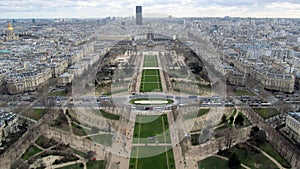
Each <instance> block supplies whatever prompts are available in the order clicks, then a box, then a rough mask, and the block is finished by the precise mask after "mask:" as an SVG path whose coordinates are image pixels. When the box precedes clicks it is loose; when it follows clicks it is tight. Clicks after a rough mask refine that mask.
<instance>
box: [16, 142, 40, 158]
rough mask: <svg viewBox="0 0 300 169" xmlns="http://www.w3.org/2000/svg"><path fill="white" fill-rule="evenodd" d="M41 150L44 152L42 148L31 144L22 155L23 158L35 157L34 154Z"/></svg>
mask: <svg viewBox="0 0 300 169" xmlns="http://www.w3.org/2000/svg"><path fill="white" fill-rule="evenodd" d="M39 152H42V150H41V149H39V148H37V147H36V146H33V145H32V146H30V147H29V148H28V149H27V150H26V152H25V153H24V154H23V155H22V157H21V158H22V159H23V160H28V159H29V158H31V157H33V156H34V155H36V154H38V153H39Z"/></svg>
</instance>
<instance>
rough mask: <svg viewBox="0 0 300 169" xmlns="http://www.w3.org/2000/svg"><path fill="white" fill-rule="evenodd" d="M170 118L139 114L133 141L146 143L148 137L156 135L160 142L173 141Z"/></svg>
mask: <svg viewBox="0 0 300 169" xmlns="http://www.w3.org/2000/svg"><path fill="white" fill-rule="evenodd" d="M168 129H169V123H168V118H167V116H166V115H162V116H155V115H149V116H137V117H136V122H135V126H134V139H133V143H146V142H147V138H148V137H155V138H156V141H158V142H159V143H171V137H170V133H169V131H167V132H165V131H166V130H168Z"/></svg>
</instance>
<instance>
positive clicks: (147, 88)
mask: <svg viewBox="0 0 300 169" xmlns="http://www.w3.org/2000/svg"><path fill="white" fill-rule="evenodd" d="M140 91H141V92H161V91H162V86H161V83H160V82H159V83H141V89H140Z"/></svg>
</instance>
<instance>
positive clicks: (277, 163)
mask: <svg viewBox="0 0 300 169" xmlns="http://www.w3.org/2000/svg"><path fill="white" fill-rule="evenodd" d="M249 145H250V146H252V147H254V148H255V149H256V150H258V151H260V152H261V153H262V154H263V155H264V156H266V157H267V158H268V159H269V160H271V161H272V162H273V163H274V164H275V165H276V166H277V167H278V168H280V169H285V168H284V167H283V166H282V165H281V164H280V163H279V162H278V161H277V160H275V159H274V158H273V157H272V156H270V155H269V154H268V153H266V152H264V151H263V150H262V149H260V148H258V147H256V146H255V145H252V144H249Z"/></svg>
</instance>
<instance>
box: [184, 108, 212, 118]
mask: <svg viewBox="0 0 300 169" xmlns="http://www.w3.org/2000/svg"><path fill="white" fill-rule="evenodd" d="M208 112H209V109H200V110H198V111H196V112H192V113H189V114H186V115H184V119H192V118H197V117H201V116H203V115H205V114H207V113H208Z"/></svg>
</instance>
